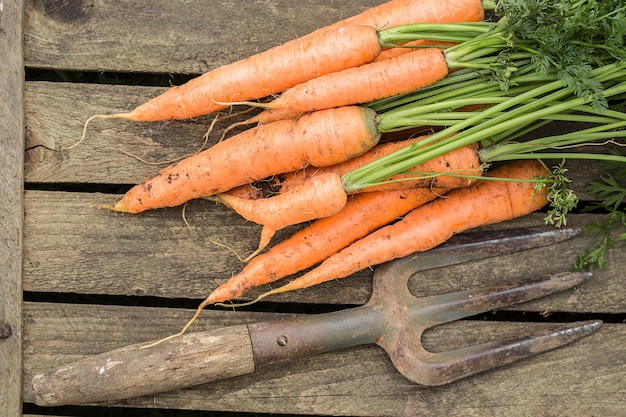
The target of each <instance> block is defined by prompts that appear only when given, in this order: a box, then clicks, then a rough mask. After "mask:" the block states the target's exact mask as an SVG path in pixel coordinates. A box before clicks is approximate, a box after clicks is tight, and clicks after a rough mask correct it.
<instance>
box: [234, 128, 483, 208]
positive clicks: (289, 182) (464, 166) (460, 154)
mask: <svg viewBox="0 0 626 417" xmlns="http://www.w3.org/2000/svg"><path fill="white" fill-rule="evenodd" d="M425 137H426V136H419V137H416V138H412V139H405V140H402V141H398V142H388V143H381V144H378V145H376V146H375V147H374V148H372V149H371V150H370V151H367V152H365V153H364V154H363V155H360V156H357V157H355V158H352V159H350V160H348V161H345V162H342V163H339V164H336V165H331V166H329V167H322V168H314V167H307V168H305V169H302V170H298V171H294V172H289V173H284V174H279V175H274V176H272V177H270V178H265V179H263V180H261V181H256V182H254V183H251V184H245V185H241V186H238V187H235V188H233V189H232V190H229V191H227V192H226V193H225V194H227V195H231V196H238V197H240V198H245V199H258V198H265V197H268V196H272V195H277V194H281V193H284V192H287V191H289V190H291V189H292V188H294V187H297V186H299V185H300V184H303V183H306V182H307V181H309V180H310V179H311V178H315V177H316V176H318V175H323V174H326V173H330V172H333V173H336V174H338V175H340V176H343V175H344V174H346V173H348V172H351V171H353V170H355V169H356V168H359V167H361V166H363V165H365V164H367V163H368V162H370V161H373V160H377V159H379V158H381V157H383V156H385V155H389V154H391V153H392V152H395V151H397V150H399V149H402V148H404V147H406V146H409V145H411V144H413V143H417V142H419V141H421V140H422V139H424V138H425ZM477 150H478V149H477V146H476V145H470V146H465V147H462V148H459V149H456V150H453V151H451V152H449V153H447V154H445V155H442V156H441V157H438V158H434V159H432V160H430V161H428V162H426V163H424V164H421V165H419V166H416V167H413V168H412V169H410V170H409V171H410V172H409V173H406V174H398V175H394V176H392V177H390V178H389V180H390V181H391V182H388V183H385V184H381V185H378V186H372V187H366V188H361V189H358V190H354V191H353V192H351V193H350V194H357V193H363V192H371V191H392V190H399V189H409V188H446V189H453V188H460V187H467V186H469V185H470V184H471V183H472V182H474V181H475V179H474V178H471V177H474V176H480V175H482V173H483V169H484V166H483V165H482V164H481V162H480V160H479V158H478V153H477Z"/></svg>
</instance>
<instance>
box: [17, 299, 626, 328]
mask: <svg viewBox="0 0 626 417" xmlns="http://www.w3.org/2000/svg"><path fill="white" fill-rule="evenodd" d="M23 299H24V301H25V302H41V303H64V304H91V305H103V306H106V305H109V306H135V307H159V308H182V309H190V310H195V309H196V308H197V307H198V304H200V302H201V301H202V300H195V299H185V298H166V297H154V296H131V295H97V294H73V293H47V292H30V291H26V292H24V294H23ZM354 307H357V306H356V305H337V304H305V303H277V302H258V303H256V304H253V305H250V306H246V307H238V308H237V309H236V311H248V312H271V313H286V314H322V313H329V312H333V311H340V310H344V309H348V308H354ZM206 310H222V311H224V310H226V311H231V309H229V308H227V307H216V306H207V307H206ZM466 320H479V321H512V322H533V323H566V322H573V321H581V320H602V321H604V322H605V323H617V324H620V323H626V314H611V313H586V312H584V313H578V312H529V311H511V310H506V309H502V310H497V311H489V312H486V313H481V314H477V315H475V316H471V317H468V318H466Z"/></svg>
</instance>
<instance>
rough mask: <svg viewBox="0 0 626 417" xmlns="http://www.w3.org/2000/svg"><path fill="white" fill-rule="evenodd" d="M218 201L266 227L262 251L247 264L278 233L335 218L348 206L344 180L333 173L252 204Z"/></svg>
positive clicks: (222, 198)
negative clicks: (301, 224) (307, 223)
mask: <svg viewBox="0 0 626 417" xmlns="http://www.w3.org/2000/svg"><path fill="white" fill-rule="evenodd" d="M216 199H217V200H219V201H220V202H222V203H224V204H225V205H226V206H227V207H229V208H231V209H233V210H235V211H236V212H237V213H239V214H240V215H241V216H242V217H244V218H245V219H246V220H249V221H252V222H255V223H257V224H260V225H262V226H263V229H262V231H261V239H260V242H259V247H258V248H257V249H256V250H255V251H254V252H253V253H252V254H251V255H250V256H248V257H247V258H246V259H244V262H247V261H249V260H250V259H252V258H253V257H255V256H256V255H257V254H258V253H260V252H261V251H262V250H263V249H265V248H266V247H267V245H269V243H270V240H271V239H272V237H273V236H274V234H275V233H276V232H277V231H278V230H281V229H284V228H285V227H287V226H292V225H296V224H299V223H303V222H306V221H310V220H315V219H321V218H324V217H328V216H332V215H333V214H336V213H338V212H339V211H340V210H341V209H342V208H343V207H344V206H345V205H346V202H347V200H348V195H347V194H346V192H345V191H344V189H343V185H342V184H341V177H340V176H339V175H337V174H335V173H332V172H331V173H327V174H323V175H318V176H315V177H314V178H311V180H310V181H307V182H305V183H303V184H300V185H299V186H297V187H294V188H293V189H291V190H289V191H288V192H285V193H282V194H280V195H277V196H275V197H270V198H262V199H258V200H249V199H245V198H240V197H237V196H233V195H229V194H218V195H217V196H216Z"/></svg>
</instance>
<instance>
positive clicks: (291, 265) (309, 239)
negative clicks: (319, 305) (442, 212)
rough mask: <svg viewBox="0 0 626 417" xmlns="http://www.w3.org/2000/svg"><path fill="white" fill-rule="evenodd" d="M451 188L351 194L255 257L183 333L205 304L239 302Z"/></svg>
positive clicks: (210, 299) (209, 299) (216, 292)
mask: <svg viewBox="0 0 626 417" xmlns="http://www.w3.org/2000/svg"><path fill="white" fill-rule="evenodd" d="M445 192H446V190H445V189H437V190H428V189H412V190H400V191H393V192H371V193H364V194H359V195H357V196H355V197H353V198H350V200H349V201H348V202H347V203H346V205H345V206H344V207H343V208H342V209H341V211H339V212H338V213H337V214H334V215H332V216H329V217H325V218H321V219H319V220H316V221H314V222H313V223H312V224H310V225H309V226H307V227H305V228H303V229H301V230H299V231H298V232H296V233H294V234H293V235H292V236H290V237H289V238H287V239H285V240H283V241H281V242H279V243H277V244H276V245H274V246H272V247H271V248H270V249H269V250H268V251H267V252H265V253H262V254H260V255H259V256H257V257H256V258H254V259H252V260H251V261H250V263H249V264H247V265H246V266H245V268H244V269H243V270H242V271H241V272H240V273H239V274H237V275H235V276H233V277H232V278H230V279H229V280H228V281H227V282H225V283H224V284H222V285H220V286H219V287H217V288H216V289H215V290H213V291H212V292H211V294H209V296H208V297H207V298H206V299H205V300H204V301H203V302H202V303H201V304H200V305H199V306H198V309H197V311H196V313H195V314H194V316H193V318H192V319H191V320H190V321H189V322H188V323H187V325H186V326H185V327H184V329H183V330H182V331H181V333H183V332H185V331H186V330H187V329H188V328H189V326H190V325H191V324H192V323H193V321H195V319H196V318H197V317H198V315H199V314H200V312H201V311H202V310H203V309H204V307H206V306H208V305H210V304H214V303H220V302H225V301H230V300H233V299H235V298H237V297H239V296H241V295H243V294H245V293H247V292H248V291H250V290H251V289H253V288H255V287H259V286H261V285H265V284H269V283H270V282H274V281H277V280H279V279H281V278H284V277H286V276H289V275H292V274H295V273H297V272H301V271H304V270H305V269H307V268H309V267H311V266H313V265H316V264H317V263H319V262H321V261H323V260H324V259H326V258H328V257H329V256H331V255H332V254H334V253H335V252H338V251H339V250H341V249H343V248H345V247H346V246H348V245H350V244H351V243H353V242H355V241H356V240H358V239H360V238H362V237H364V236H367V235H368V234H369V233H371V232H373V231H374V230H376V229H378V228H380V227H382V226H384V225H386V224H388V223H391V222H392V221H394V220H396V219H397V218H398V217H400V216H403V215H404V214H406V213H408V212H409V211H411V210H412V209H414V208H416V207H419V206H421V205H423V204H426V203H427V202H429V201H432V200H434V199H435V198H436V197H437V196H438V195H442V194H444V193H445Z"/></svg>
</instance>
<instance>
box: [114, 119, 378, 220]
mask: <svg viewBox="0 0 626 417" xmlns="http://www.w3.org/2000/svg"><path fill="white" fill-rule="evenodd" d="M342 132H345V133H343V134H342ZM379 138H380V134H379V133H377V130H376V114H375V113H374V112H373V111H371V110H369V109H364V108H360V107H342V108H338V109H330V110H325V111H320V112H315V113H310V114H308V115H306V116H303V117H302V118H300V119H298V120H282V121H278V122H275V123H270V124H267V125H261V126H257V127H255V128H253V129H249V130H247V131H245V132H242V133H240V134H239V135H236V136H234V137H232V138H230V139H228V140H226V141H222V142H219V143H217V144H216V145H215V146H212V147H211V148H209V149H207V150H205V151H203V152H201V153H199V154H196V155H193V156H191V157H188V158H186V159H183V160H182V161H180V162H178V163H176V164H174V165H171V166H169V167H166V168H164V169H162V170H161V171H160V172H159V173H158V174H157V175H156V176H154V177H152V178H149V179H147V180H145V181H144V182H142V183H140V184H138V185H136V186H134V187H133V188H132V189H130V190H129V191H128V192H127V193H126V194H125V195H124V196H123V197H122V199H121V200H119V201H118V202H117V203H115V205H114V206H113V207H106V208H109V209H112V210H115V211H120V212H128V213H140V212H142V211H145V210H151V209H156V208H162V207H174V206H178V205H180V204H183V203H185V202H186V201H189V200H191V199H194V198H201V197H208V196H211V195H215V194H218V193H222V192H225V191H227V190H229V189H231V188H233V187H236V186H238V185H241V184H246V183H249V182H252V181H256V180H260V179H263V178H266V177H268V176H271V175H274V174H279V173H282V172H290V171H295V170H298V169H303V168H304V167H306V166H308V165H313V166H317V167H322V166H328V165H334V164H336V163H339V162H341V161H344V160H347V159H350V158H353V157H355V156H358V155H360V154H362V153H364V152H366V151H367V150H369V149H371V148H372V147H373V146H375V145H376V144H377V142H378V139H379Z"/></svg>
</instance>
